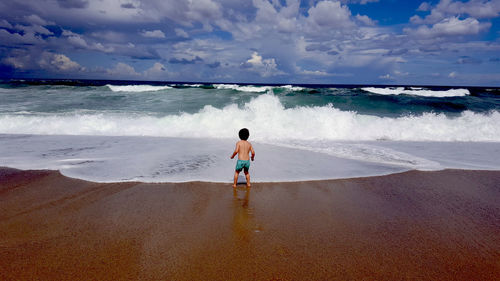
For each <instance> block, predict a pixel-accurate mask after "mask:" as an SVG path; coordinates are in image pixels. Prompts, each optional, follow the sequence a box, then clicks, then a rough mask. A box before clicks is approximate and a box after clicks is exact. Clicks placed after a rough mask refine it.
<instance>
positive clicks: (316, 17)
mask: <svg viewBox="0 0 500 281" xmlns="http://www.w3.org/2000/svg"><path fill="white" fill-rule="evenodd" d="M308 14H309V17H308V20H309V23H310V25H312V26H313V27H314V28H321V27H328V28H332V29H341V28H352V27H354V24H353V23H352V21H351V18H350V17H351V11H350V10H349V8H348V7H347V6H345V5H341V4H340V2H338V1H321V2H318V3H317V4H316V6H314V7H312V8H310V9H309V11H308Z"/></svg>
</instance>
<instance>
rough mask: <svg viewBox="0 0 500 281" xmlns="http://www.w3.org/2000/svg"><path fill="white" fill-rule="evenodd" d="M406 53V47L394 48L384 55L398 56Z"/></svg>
mask: <svg viewBox="0 0 500 281" xmlns="http://www.w3.org/2000/svg"><path fill="white" fill-rule="evenodd" d="M406 53H408V49H405V48H403V49H394V50H390V51H389V52H387V54H385V55H386V56H400V55H404V54H406Z"/></svg>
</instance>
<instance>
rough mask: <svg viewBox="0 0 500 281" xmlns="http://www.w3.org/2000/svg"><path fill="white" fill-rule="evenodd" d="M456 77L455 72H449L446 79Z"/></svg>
mask: <svg viewBox="0 0 500 281" xmlns="http://www.w3.org/2000/svg"><path fill="white" fill-rule="evenodd" d="M457 75H458V74H457V73H456V72H455V71H453V72H450V74H448V77H450V78H455V77H457Z"/></svg>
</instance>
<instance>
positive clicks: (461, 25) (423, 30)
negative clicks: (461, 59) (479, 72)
mask: <svg viewBox="0 0 500 281" xmlns="http://www.w3.org/2000/svg"><path fill="white" fill-rule="evenodd" d="M490 26H491V24H490V23H480V22H479V21H478V20H476V19H474V18H466V19H464V20H461V19H459V18H458V17H451V18H446V19H444V20H442V21H441V22H438V23H436V24H434V25H432V26H431V27H430V28H429V27H428V26H426V25H421V26H419V27H418V28H417V29H411V28H406V29H404V30H405V32H407V33H408V34H412V35H415V36H416V37H418V38H434V37H442V36H464V35H476V34H478V33H479V32H481V31H484V30H486V29H488V28H489V27H490Z"/></svg>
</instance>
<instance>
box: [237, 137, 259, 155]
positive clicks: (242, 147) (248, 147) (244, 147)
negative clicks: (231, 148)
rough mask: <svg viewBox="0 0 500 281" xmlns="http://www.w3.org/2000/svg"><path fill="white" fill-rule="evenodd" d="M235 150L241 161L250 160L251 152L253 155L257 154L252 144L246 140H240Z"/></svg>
mask: <svg viewBox="0 0 500 281" xmlns="http://www.w3.org/2000/svg"><path fill="white" fill-rule="evenodd" d="M235 150H236V151H237V152H238V159H239V160H250V156H249V154H250V152H252V154H255V152H253V147H252V144H250V142H248V141H246V140H240V141H239V142H237V143H236V149H235Z"/></svg>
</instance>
